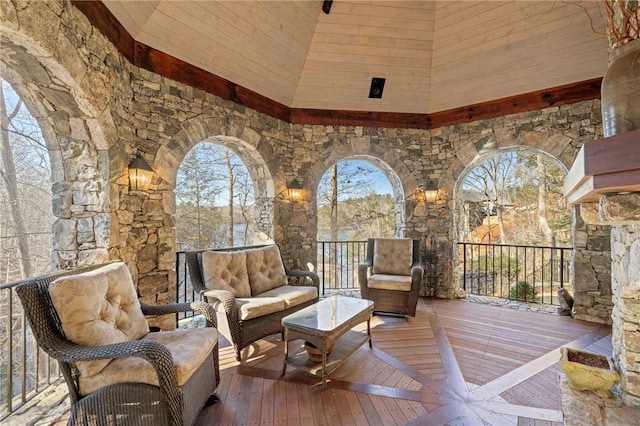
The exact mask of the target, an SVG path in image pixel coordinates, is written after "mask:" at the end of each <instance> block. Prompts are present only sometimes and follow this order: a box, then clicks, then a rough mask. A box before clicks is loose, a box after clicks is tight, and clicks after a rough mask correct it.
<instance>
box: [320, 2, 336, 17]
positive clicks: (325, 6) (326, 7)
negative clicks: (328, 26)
mask: <svg viewBox="0 0 640 426" xmlns="http://www.w3.org/2000/svg"><path fill="white" fill-rule="evenodd" d="M331 3H333V0H324V2H323V3H322V11H323V12H324V13H326V14H327V15H328V14H329V12H330V11H331Z"/></svg>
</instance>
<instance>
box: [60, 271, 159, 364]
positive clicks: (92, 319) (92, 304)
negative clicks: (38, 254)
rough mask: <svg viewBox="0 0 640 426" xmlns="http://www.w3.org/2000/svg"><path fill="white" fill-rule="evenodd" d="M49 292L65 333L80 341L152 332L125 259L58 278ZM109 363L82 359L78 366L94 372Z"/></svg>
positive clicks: (100, 342)
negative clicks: (123, 261)
mask: <svg viewBox="0 0 640 426" xmlns="http://www.w3.org/2000/svg"><path fill="white" fill-rule="evenodd" d="M49 294H50V295H51V300H52V302H53V306H54V307H55V309H56V311H57V313H58V316H59V317H60V321H61V322H62V330H63V331H64V334H65V335H66V337H67V338H68V339H69V340H71V341H72V342H75V343H77V344H80V345H89V346H97V345H107V344H110V343H119V342H126V341H129V340H136V339H139V338H140V337H142V336H144V335H145V334H147V332H148V331H149V326H148V324H147V321H146V320H145V318H144V315H143V314H142V310H141V309H140V302H139V301H138V296H137V294H136V290H135V288H134V286H133V280H132V279H131V274H130V273H129V268H127V266H126V265H125V264H124V263H122V262H115V263H111V264H109V265H106V266H104V267H102V268H98V269H94V270H93V271H90V272H85V273H82V274H77V275H72V276H68V277H61V278H58V279H57V280H55V281H54V282H53V283H51V285H50V286H49ZM108 363H109V360H98V361H83V362H79V363H78V364H77V366H78V369H79V370H80V372H81V374H84V375H93V374H97V373H99V372H100V371H101V370H102V369H103V368H104V367H105V366H106V365H107V364H108Z"/></svg>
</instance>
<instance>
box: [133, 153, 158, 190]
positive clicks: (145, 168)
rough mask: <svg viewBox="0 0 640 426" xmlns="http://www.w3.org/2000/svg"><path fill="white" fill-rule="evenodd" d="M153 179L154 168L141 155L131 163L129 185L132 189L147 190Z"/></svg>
mask: <svg viewBox="0 0 640 426" xmlns="http://www.w3.org/2000/svg"><path fill="white" fill-rule="evenodd" d="M151 179H153V169H152V168H151V166H150V165H149V163H147V162H146V161H145V159H144V158H142V157H141V156H139V155H136V157H135V158H134V159H133V160H131V163H130V164H129V187H130V188H131V190H132V191H146V190H148V189H149V185H150V184H151Z"/></svg>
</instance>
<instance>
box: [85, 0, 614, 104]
mask: <svg viewBox="0 0 640 426" xmlns="http://www.w3.org/2000/svg"><path fill="white" fill-rule="evenodd" d="M74 3H78V2H74ZM103 3H104V5H105V6H106V7H107V8H108V10H109V11H110V12H111V14H113V16H114V17H115V18H116V19H117V21H119V23H120V24H121V25H122V26H123V27H124V28H125V29H126V30H127V31H128V32H129V34H130V35H131V37H132V38H133V39H134V40H135V41H136V42H139V43H140V44H142V45H145V46H147V47H149V48H151V49H153V50H154V51H158V52H162V53H164V54H166V55H168V56H170V57H173V58H177V59H178V60H181V61H183V62H185V63H188V64H190V65H193V66H194V67H197V68H199V69H201V70H204V71H206V72H208V73H210V74H212V75H215V76H217V77H220V78H222V79H225V80H227V81H229V82H232V83H233V84H235V85H237V86H239V87H242V88H244V89H248V91H251V92H254V93H256V94H258V95H262V96H263V97H265V98H266V99H268V100H271V101H274V102H275V103H277V104H281V105H283V106H285V107H286V108H290V109H292V110H295V109H298V110H331V111H348V112H354V113H357V112H369V113H374V114H375V113H405V114H407V113H408V114H433V113H436V112H439V111H445V110H451V109H454V108H459V107H464V106H468V105H473V104H478V103H485V102H488V101H492V100H496V99H501V98H507V97H512V96H516V95H521V94H524V93H530V92H536V91H543V90H546V89H549V88H554V87H558V86H564V85H570V84H574V83H577V82H584V81H589V80H594V79H598V78H600V77H602V75H603V74H604V71H605V69H606V67H607V39H606V37H605V36H603V35H600V34H597V32H600V33H602V32H603V18H602V14H601V10H600V5H599V2H597V1H573V0H572V1H548V0H547V1H410V0H407V1H401V0H393V1H392V0H388V1H384V0H383V1H359V0H356V1H348V0H334V1H333V4H332V7H331V11H330V13H329V14H328V15H327V14H325V13H323V12H322V3H323V2H322V0H312V1H292V0H278V1H270V0H269V1H266V0H262V1H237V0H228V1H213V0H208V1H170V0H155V1H130V0H103ZM594 30H595V31H594ZM373 77H382V78H385V79H386V84H385V87H384V93H383V96H382V98H381V99H369V98H368V94H369V86H370V83H371V79H372V78H373Z"/></svg>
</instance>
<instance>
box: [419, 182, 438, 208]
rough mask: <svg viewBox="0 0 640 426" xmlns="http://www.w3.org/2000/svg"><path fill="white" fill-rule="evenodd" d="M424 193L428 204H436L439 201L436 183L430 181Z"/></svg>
mask: <svg viewBox="0 0 640 426" xmlns="http://www.w3.org/2000/svg"><path fill="white" fill-rule="evenodd" d="M422 193H423V194H424V201H426V202H427V203H435V202H436V200H437V199H438V185H436V183H435V182H434V181H432V180H430V181H429V182H427V184H426V185H425V187H424V191H422Z"/></svg>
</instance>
